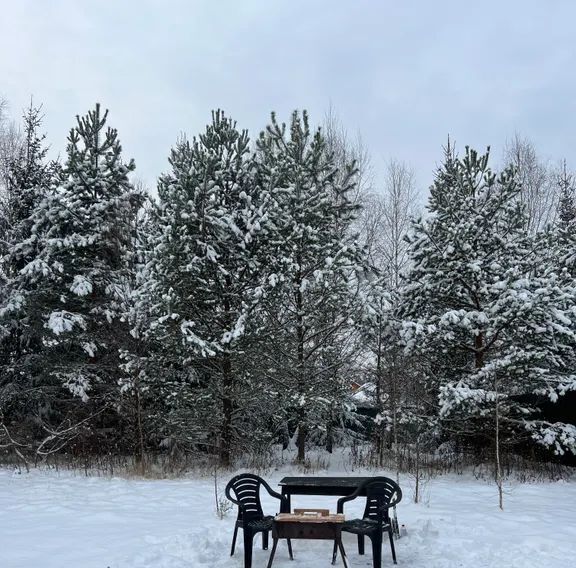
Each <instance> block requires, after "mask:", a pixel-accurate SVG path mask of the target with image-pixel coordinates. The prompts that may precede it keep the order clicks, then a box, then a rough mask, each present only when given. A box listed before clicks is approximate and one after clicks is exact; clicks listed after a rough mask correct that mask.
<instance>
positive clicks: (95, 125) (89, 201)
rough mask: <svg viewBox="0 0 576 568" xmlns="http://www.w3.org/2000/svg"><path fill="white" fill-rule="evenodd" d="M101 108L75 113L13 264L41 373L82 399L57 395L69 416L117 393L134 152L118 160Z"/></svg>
mask: <svg viewBox="0 0 576 568" xmlns="http://www.w3.org/2000/svg"><path fill="white" fill-rule="evenodd" d="M107 115H108V112H107V111H106V112H104V113H101V110H100V105H99V104H97V105H96V108H95V110H93V111H90V112H88V114H87V115H86V116H84V117H78V118H77V125H76V127H74V128H73V129H72V130H71V131H70V134H69V137H68V147H67V161H66V164H65V166H64V167H63V169H62V172H61V174H60V176H59V180H58V184H57V187H56V188H55V190H54V191H53V192H52V193H51V194H50V195H48V197H47V198H46V199H44V200H43V201H42V202H41V203H40V205H39V206H38V207H37V208H36V210H35V211H34V214H33V221H34V223H33V226H32V229H31V233H32V234H31V236H30V238H28V239H27V240H26V241H24V242H23V243H22V244H21V245H19V246H18V247H17V251H18V252H19V254H21V255H23V257H26V255H28V254H29V252H30V251H35V252H34V255H33V258H31V259H30V260H29V262H28V263H27V264H26V265H25V266H24V267H23V268H22V270H21V271H20V274H21V276H22V283H21V291H22V293H23V294H24V295H25V298H26V302H27V303H28V302H29V304H30V305H32V306H34V309H33V310H30V309H29V310H28V311H29V317H30V318H31V320H32V321H33V325H35V326H36V328H37V332H38V333H42V343H43V357H42V367H43V372H44V375H45V376H46V377H47V378H49V379H51V380H53V381H54V385H60V387H62V386H63V387H64V388H65V389H67V390H68V391H69V392H71V393H72V394H74V395H76V396H77V397H79V399H81V400H82V401H84V402H86V403H88V404H84V405H81V404H79V403H78V402H73V401H72V402H70V401H69V402H68V403H63V402H62V401H60V404H59V409H60V410H59V412H58V413H59V414H61V415H62V413H66V415H67V416H68V417H71V416H72V417H74V416H76V417H82V418H83V417H85V416H86V414H87V413H90V412H95V411H96V412H97V411H100V410H102V409H103V408H104V405H105V403H106V402H107V401H109V400H111V399H113V398H114V397H115V396H116V394H115V393H116V392H117V388H118V385H117V381H118V377H119V368H118V365H119V345H120V341H121V339H120V338H121V335H122V333H121V329H120V327H119V326H120V320H119V316H120V315H121V309H120V304H121V299H120V297H119V296H120V294H121V292H122V291H123V288H124V284H125V282H124V280H125V278H126V273H127V270H128V265H129V262H130V257H131V254H132V251H131V245H132V232H133V231H132V228H133V221H134V217H135V216H136V215H137V212H138V210H139V208H140V206H141V204H142V202H143V195H142V194H141V193H140V192H139V191H136V190H135V189H134V187H133V185H132V183H131V182H130V179H129V174H130V173H131V172H132V171H133V170H134V167H135V166H134V162H133V161H129V162H124V161H123V160H122V155H121V154H122V148H121V146H120V142H119V140H118V133H117V131H116V130H115V129H113V128H110V127H108V128H106V119H107ZM62 398H63V399H65V398H66V397H62ZM76 400H78V399H76ZM53 410H54V409H53ZM58 413H56V414H58Z"/></svg>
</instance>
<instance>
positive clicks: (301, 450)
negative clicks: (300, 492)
mask: <svg viewBox="0 0 576 568" xmlns="http://www.w3.org/2000/svg"><path fill="white" fill-rule="evenodd" d="M300 281H301V278H300V277H298V278H296V283H295V285H296V286H298V287H297V290H296V338H297V356H298V394H299V395H300V399H301V400H300V401H299V404H300V408H299V411H298V440H297V444H298V458H297V459H298V461H299V462H303V461H304V460H305V459H306V436H307V427H306V407H305V406H304V405H305V404H306V400H305V394H306V378H305V372H304V333H305V330H304V318H303V315H302V310H303V299H302V292H301V291H300V284H299V283H300Z"/></svg>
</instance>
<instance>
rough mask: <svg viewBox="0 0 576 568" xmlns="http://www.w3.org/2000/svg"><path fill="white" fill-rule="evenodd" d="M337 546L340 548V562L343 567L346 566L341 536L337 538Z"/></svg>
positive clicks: (346, 567) (345, 567)
mask: <svg viewBox="0 0 576 568" xmlns="http://www.w3.org/2000/svg"><path fill="white" fill-rule="evenodd" d="M337 544H338V548H339V549H340V556H342V564H344V568H348V561H347V560H346V551H345V550H344V545H343V544H342V537H340V538H339V539H338V542H337Z"/></svg>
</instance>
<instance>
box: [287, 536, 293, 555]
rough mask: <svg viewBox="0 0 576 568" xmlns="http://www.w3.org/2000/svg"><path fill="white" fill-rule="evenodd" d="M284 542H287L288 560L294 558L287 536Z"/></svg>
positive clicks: (290, 542)
mask: <svg viewBox="0 0 576 568" xmlns="http://www.w3.org/2000/svg"><path fill="white" fill-rule="evenodd" d="M286 542H287V543H288V554H289V555H290V560H294V555H293V554H292V541H291V540H290V539H289V538H287V539H286Z"/></svg>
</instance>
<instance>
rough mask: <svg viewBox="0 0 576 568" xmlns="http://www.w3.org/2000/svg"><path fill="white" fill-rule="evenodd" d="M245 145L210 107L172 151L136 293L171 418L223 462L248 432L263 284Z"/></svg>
mask: <svg viewBox="0 0 576 568" xmlns="http://www.w3.org/2000/svg"><path fill="white" fill-rule="evenodd" d="M249 143H250V141H249V138H248V134H247V132H246V131H242V132H239V131H238V130H237V129H236V123H235V122H234V121H233V120H231V119H229V118H227V117H226V116H225V115H224V113H223V112H221V111H216V112H214V113H213V115H212V123H211V124H210V125H208V126H207V128H206V131H205V133H204V134H201V135H200V136H199V137H198V138H194V139H193V140H192V142H191V143H190V142H189V141H187V140H181V141H179V142H178V144H177V145H176V147H175V148H174V149H173V150H172V153H171V156H170V159H169V161H170V165H171V168H172V170H171V172H170V173H168V174H165V175H163V176H162V177H161V178H160V180H159V184H158V194H159V198H160V203H159V205H158V207H157V208H156V209H155V211H154V214H153V224H154V226H155V227H154V235H153V236H152V238H151V245H152V250H151V251H150V259H149V262H148V264H147V269H146V271H147V272H146V274H147V276H146V283H145V285H144V288H143V291H142V295H143V301H145V302H147V303H148V304H149V313H150V332H149V334H148V336H149V338H150V340H151V341H153V342H156V344H157V345H158V347H160V345H161V350H162V351H163V353H160V351H159V350H158V351H157V352H158V353H159V355H160V361H163V362H164V363H163V366H164V368H165V370H166V371H165V372H164V373H163V374H162V376H163V378H162V392H163V393H164V395H163V396H164V398H165V399H166V400H167V401H168V404H169V407H170V408H171V412H173V421H174V422H175V423H176V426H178V422H181V421H182V420H184V419H185V420H186V422H187V426H186V428H187V433H186V436H187V439H188V441H189V443H190V444H191V445H193V446H196V447H197V446H198V444H201V443H203V444H208V445H213V444H214V443H215V442H216V446H217V448H218V451H219V454H220V458H221V460H222V462H223V463H225V464H229V463H230V461H231V459H232V456H233V453H234V452H235V451H237V449H238V444H239V443H240V442H241V441H242V439H243V437H244V438H245V437H246V432H244V433H243V432H241V431H240V429H239V424H240V423H241V422H242V421H243V420H246V417H247V415H248V414H249V413H250V412H249V408H248V407H249V405H250V398H251V396H254V393H252V390H253V386H252V382H251V381H252V379H251V376H250V372H249V368H250V365H249V364H248V362H247V361H246V359H245V351H246V348H247V344H248V343H249V342H250V340H251V338H250V333H249V332H250V329H251V325H252V323H251V318H252V316H253V314H254V311H255V310H256V308H257V306H258V303H259V299H260V297H261V296H262V293H263V287H265V286H266V272H267V269H266V266H264V265H263V264H262V262H261V259H260V256H259V249H260V248H261V247H262V246H263V240H264V239H265V238H266V212H265V207H266V193H265V192H262V191H261V189H260V187H258V185H257V184H256V176H255V163H254V159H253V156H252V155H251V153H250V148H249ZM175 393H178V394H177V396H175ZM184 417H186V418H184Z"/></svg>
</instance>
